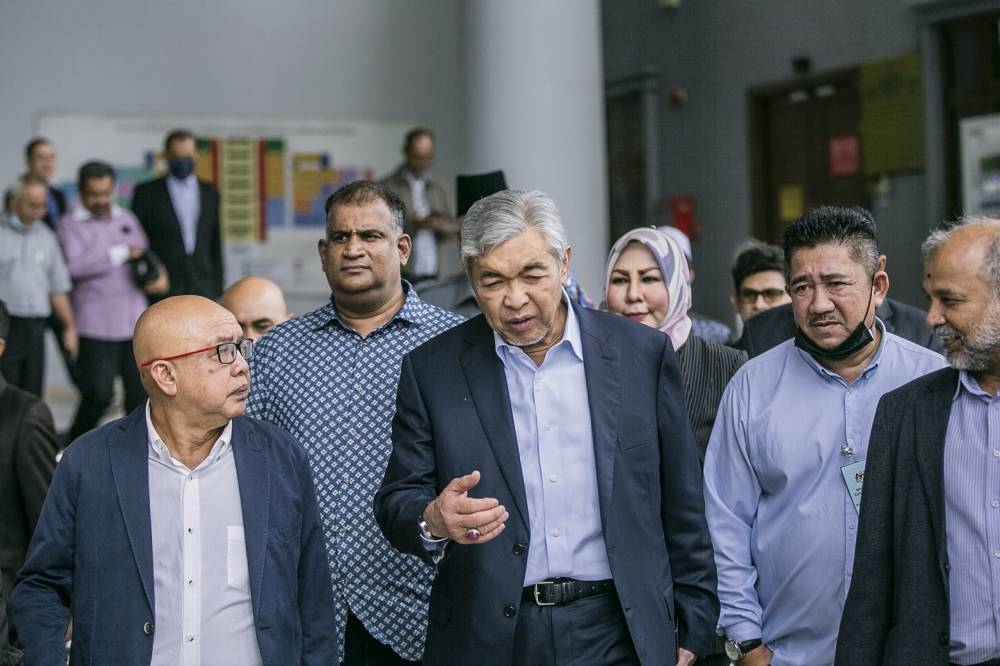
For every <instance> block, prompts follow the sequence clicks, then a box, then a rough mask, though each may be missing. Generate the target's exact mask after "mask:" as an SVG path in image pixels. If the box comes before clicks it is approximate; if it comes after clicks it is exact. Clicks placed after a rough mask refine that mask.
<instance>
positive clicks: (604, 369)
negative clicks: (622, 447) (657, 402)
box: [574, 306, 622, 530]
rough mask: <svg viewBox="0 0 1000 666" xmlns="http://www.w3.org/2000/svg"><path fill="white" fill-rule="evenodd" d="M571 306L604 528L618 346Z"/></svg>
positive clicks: (617, 403) (617, 400) (617, 398)
mask: <svg viewBox="0 0 1000 666" xmlns="http://www.w3.org/2000/svg"><path fill="white" fill-rule="evenodd" d="M574 309H575V310H576V313H577V317H578V318H579V320H580V337H581V339H582V341H583V362H584V369H585V372H586V375H587V398H588V402H589V403H590V429H591V432H592V434H593V437H594V460H595V464H596V466H597V490H598V495H599V496H600V500H601V519H602V521H603V524H604V525H605V530H607V525H608V524H609V523H608V520H609V515H610V514H609V508H610V506H611V496H612V493H613V491H614V478H615V452H616V451H617V443H618V437H617V434H616V433H618V431H619V429H618V420H619V414H621V390H622V383H621V349H620V348H619V347H618V346H617V345H615V344H613V343H612V342H611V340H610V337H611V333H610V331H608V330H607V329H605V328H604V327H603V326H602V325H601V322H600V320H599V319H598V318H597V317H595V316H594V315H593V314H592V313H590V312H587V311H586V310H583V309H582V308H576V307H575V306H574Z"/></svg>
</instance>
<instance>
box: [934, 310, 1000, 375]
mask: <svg viewBox="0 0 1000 666" xmlns="http://www.w3.org/2000/svg"><path fill="white" fill-rule="evenodd" d="M997 310H1000V308H994V307H990V308H989V309H988V310H987V314H986V317H985V318H984V320H983V321H984V323H983V325H982V326H980V327H978V328H977V329H975V330H973V331H972V332H970V333H969V334H967V335H963V334H962V333H960V332H959V331H957V330H955V328H954V327H952V326H949V325H948V324H942V325H940V326H936V327H934V333H936V334H937V336H938V337H940V338H941V339H942V340H947V339H954V340H955V341H956V342H957V343H958V347H957V348H948V347H945V355H946V356H947V357H948V363H949V364H951V366H952V367H953V368H955V369H956V370H965V371H966V372H987V371H994V370H996V369H997V368H1000V321H998V319H997V317H996V316H994V315H996V314H1000V313H997V312H996V311H997Z"/></svg>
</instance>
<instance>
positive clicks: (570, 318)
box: [493, 289, 583, 366]
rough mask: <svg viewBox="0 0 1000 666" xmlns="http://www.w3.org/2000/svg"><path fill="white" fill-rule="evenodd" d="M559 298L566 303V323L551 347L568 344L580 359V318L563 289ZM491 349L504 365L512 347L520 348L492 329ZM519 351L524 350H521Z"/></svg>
mask: <svg viewBox="0 0 1000 666" xmlns="http://www.w3.org/2000/svg"><path fill="white" fill-rule="evenodd" d="M561 300H562V302H563V303H565V304H566V325H565V326H564V327H563V334H562V337H561V338H560V339H559V342H557V343H556V344H554V345H553V346H552V349H556V348H557V347H562V346H564V345H566V344H568V345H569V347H570V349H571V350H572V352H573V354H574V355H575V356H576V357H577V359H579V360H580V361H582V360H583V340H582V339H581V337H580V319H579V317H577V316H576V312H575V311H574V310H573V305H572V304H571V303H570V302H569V294H567V293H566V290H565V289H563V290H562V298H561ZM493 349H494V350H495V351H496V354H497V356H499V357H500V360H501V361H502V362H503V364H504V366H506V365H507V359H508V358H509V355H510V354H512V353H513V351H514V349H520V347H517V346H516V345H512V344H510V343H508V342H507V341H506V340H504V339H503V338H502V337H500V334H499V333H497V332H496V331H493ZM521 353H524V352H523V351H522V352H521Z"/></svg>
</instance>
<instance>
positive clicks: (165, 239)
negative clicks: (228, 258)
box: [132, 177, 223, 300]
mask: <svg viewBox="0 0 1000 666" xmlns="http://www.w3.org/2000/svg"><path fill="white" fill-rule="evenodd" d="M198 189H199V192H200V194H201V215H200V216H199V217H198V229H197V233H196V236H195V245H194V253H193V254H190V255H189V254H188V253H187V251H186V250H185V249H184V239H183V237H182V236H181V225H180V222H179V221H178V219H177V213H176V211H174V204H173V202H172V201H171V200H170V191H169V190H168V189H167V179H166V177H163V178H157V179H156V180H151V181H149V182H146V183H143V184H141V185H139V186H138V187H136V188H135V194H134V195H133V196H132V212H133V213H135V216H136V217H137V218H139V223H140V224H142V228H143V230H144V231H145V232H146V237H147V238H149V249H151V250H152V251H153V253H154V254H155V255H156V256H157V257H159V258H160V261H162V262H163V265H164V266H166V268H167V273H168V274H169V275H170V291H169V292H168V293H167V294H165V295H164V296H161V297H160V298H166V297H167V296H178V295H181V294H195V295H198V296H205V297H207V298H218V297H219V295H221V294H222V280H223V268H222V236H221V230H220V228H219V192H218V190H216V189H215V186H214V185H212V184H210V183H205V182H202V181H198ZM153 300H156V299H153Z"/></svg>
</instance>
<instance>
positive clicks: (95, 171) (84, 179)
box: [56, 161, 168, 441]
mask: <svg viewBox="0 0 1000 666" xmlns="http://www.w3.org/2000/svg"><path fill="white" fill-rule="evenodd" d="M77 191H78V192H79V195H80V201H79V203H78V204H77V205H76V206H75V207H74V208H73V210H72V212H70V214H69V215H67V216H66V217H64V218H63V219H62V221H60V222H59V226H58V228H57V230H56V236H57V237H58V239H59V245H60V247H61V248H62V252H63V256H64V257H65V259H66V267H67V269H68V270H69V274H70V277H71V278H72V280H73V291H72V293H71V299H72V302H73V312H74V313H75V315H76V325H77V329H78V331H79V335H80V351H79V354H78V357H77V361H76V380H77V386H78V387H79V389H80V404H79V406H78V407H77V410H76V416H75V417H74V419H73V425H72V426H71V427H70V430H69V440H70V441H72V440H74V439H76V438H77V437H79V436H80V435H82V434H83V433H85V432H87V431H88V430H91V429H92V428H94V427H95V426H96V425H97V424H98V422H99V421H100V420H101V416H103V415H104V411H105V410H106V409H107V408H108V406H109V405H110V404H111V401H112V399H113V398H114V384H115V377H121V380H122V386H123V388H124V390H125V412H126V413H128V412H131V411H132V410H133V409H135V408H136V407H138V406H139V405H140V404H142V402H143V401H144V400H145V399H146V392H145V391H144V390H143V388H142V383H141V382H140V381H139V370H138V368H136V365H135V358H134V356H133V353H132V330H133V329H134V328H135V322H136V321H137V320H138V319H139V315H141V314H142V312H143V310H145V309H146V306H147V305H149V302H148V300H147V298H146V294H162V293H165V292H166V291H167V288H168V283H167V275H166V273H165V272H160V273H159V275H158V277H157V278H156V279H155V280H153V281H152V282H150V283H149V284H147V285H146V286H145V287H144V288H141V287H140V286H139V285H138V284H136V281H135V279H134V278H133V275H132V264H131V263H130V261H134V260H138V259H140V258H141V257H142V256H143V254H144V253H145V252H146V249H147V248H148V247H149V241H147V240H146V234H145V233H143V231H142V227H141V226H139V221H138V220H136V218H135V216H134V215H133V214H132V213H130V212H129V211H127V210H124V209H123V208H121V207H119V206H118V205H117V204H115V203H114V193H115V171H114V169H112V168H111V165H110V164H107V163H105V162H96V161H95V162H87V163H86V164H84V165H83V166H81V167H80V172H79V177H78V179H77Z"/></svg>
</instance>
